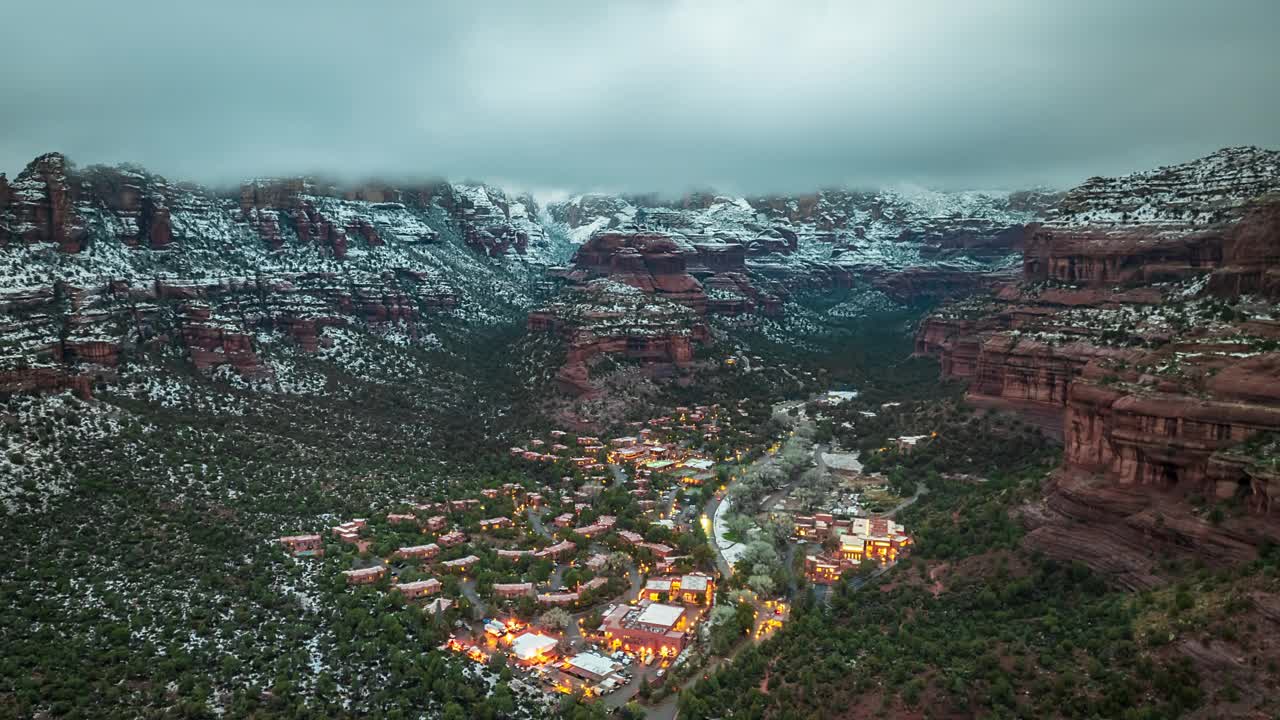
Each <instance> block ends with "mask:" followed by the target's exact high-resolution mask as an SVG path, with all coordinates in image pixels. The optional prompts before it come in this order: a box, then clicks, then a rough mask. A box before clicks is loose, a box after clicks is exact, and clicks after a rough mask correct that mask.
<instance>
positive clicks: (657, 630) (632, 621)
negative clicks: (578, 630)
mask: <svg viewBox="0 0 1280 720" xmlns="http://www.w3.org/2000/svg"><path fill="white" fill-rule="evenodd" d="M688 631H689V619H688V616H687V615H686V613H685V609H684V608H682V607H679V606H677V605H666V604H663V603H655V602H650V601H648V600H645V601H642V602H641V603H640V604H639V605H638V606H634V607H633V606H630V605H620V606H618V607H615V608H614V609H613V610H611V611H610V612H609V613H608V614H606V615H605V617H604V622H603V623H602V624H601V626H600V632H601V633H603V634H604V637H605V642H606V643H607V644H608V646H609V648H611V649H614V650H617V649H623V650H626V651H628V652H652V653H654V654H657V655H662V656H668V657H669V656H674V655H678V654H679V653H680V651H681V650H683V649H684V647H685V645H686V644H687V643H688V639H689V632H688Z"/></svg>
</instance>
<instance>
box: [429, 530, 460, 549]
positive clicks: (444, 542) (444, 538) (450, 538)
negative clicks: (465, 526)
mask: <svg viewBox="0 0 1280 720" xmlns="http://www.w3.org/2000/svg"><path fill="white" fill-rule="evenodd" d="M466 541H467V534H466V533H464V532H462V531H461V530H454V531H453V532H447V533H445V534H444V535H441V536H440V537H438V538H436V542H438V543H440V546H441V547H455V546H457V545H461V544H462V543H464V542H466Z"/></svg>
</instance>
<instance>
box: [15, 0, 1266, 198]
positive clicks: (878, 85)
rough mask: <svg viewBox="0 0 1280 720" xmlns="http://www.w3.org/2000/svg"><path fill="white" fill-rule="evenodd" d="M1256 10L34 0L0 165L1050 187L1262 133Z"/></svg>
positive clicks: (661, 185) (796, 185)
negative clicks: (38, 159) (52, 159)
mask: <svg viewBox="0 0 1280 720" xmlns="http://www.w3.org/2000/svg"><path fill="white" fill-rule="evenodd" d="M1278 46H1280V0H1197V1H1191V0H1066V1H1063V0H1043V1H1041V0H874V1H872V2H864V1H863V0H840V1H838V2H817V1H814V2H805V1H803V0H786V1H785V2H783V1H782V0H779V1H778V2H757V1H755V0H726V1H725V2H720V1H719V0H688V1H675V0H673V1H670V2H666V1H661V0H652V1H644V2H608V1H607V0H587V1H583V2H567V1H566V2H555V1H554V0H545V1H543V2H527V1H524V0H518V1H512V2H485V1H477V0H469V1H468V2H465V3H446V2H430V1H429V0H412V1H405V2H390V1H388V2H378V1H376V0H363V1H359V2H357V1H355V0H353V1H352V2H337V1H326V0H307V1H306V2H293V1H291V0H290V1H286V0H253V1H252V2H242V1H241V0H217V2H186V1H183V0H165V1H163V2H160V1H157V2H139V1H136V0H118V1H115V2H104V1H102V0H58V1H57V2H54V1H52V0H49V1H45V2H23V3H10V6H9V7H6V8H5V10H4V12H3V20H0V48H3V53H4V54H3V58H2V59H0V93H2V94H0V171H7V172H8V173H9V174H10V176H12V175H14V174H16V173H17V172H18V171H20V170H21V169H22V167H23V166H24V165H25V164H26V163H27V162H28V161H30V160H31V158H33V157H34V156H35V155H37V154H39V153H41V152H46V151H50V150H59V151H62V152H64V153H66V154H67V155H69V156H70V157H71V158H72V160H74V161H76V162H77V163H79V164H89V163H95V162H111V163H115V162H123V161H131V162H136V163H140V164H142V165H145V166H147V167H148V168H150V169H153V170H155V171H158V172H161V173H164V174H166V175H168V176H170V177H173V178H179V179H193V180H199V181H204V182H213V183H223V182H233V181H236V180H238V179H240V178H243V177H246V176H257V175H282V174H293V173H300V172H316V171H320V172H325V173H329V174H340V175H343V176H347V177H353V178H354V177H361V176H370V175H381V176H397V177H399V176H413V177H430V176H446V177H449V178H452V179H458V180H461V179H480V180H487V181H492V182H497V183H499V184H504V185H506V186H508V187H515V188H526V189H536V190H543V191H547V190H566V191H581V190H627V191H645V190H662V191H680V190H683V189H687V188H689V187H693V186H702V187H707V186H710V187H716V188H720V189H723V190H726V191H735V192H765V191H775V190H793V191H794V190H805V189H812V188H816V187H819V186H829V185H840V184H845V185H856V186H876V185H892V184H900V183H915V184H919V185H926V186H932V187H940V188H1016V187H1025V186H1029V185H1033V184H1047V185H1052V186H1069V185H1072V184H1074V183H1076V182H1078V181H1080V180H1082V179H1084V178H1086V177H1088V176H1090V175H1096V174H1116V173H1121V172H1126V171H1130V170H1136V169H1142V168H1147V167H1151V166H1155V165H1160V164H1167V163H1171V162H1178V161H1182V160H1187V159H1191V158H1194V157H1198V156H1200V155H1203V154H1206V153H1208V152H1211V151H1212V150H1214V149H1216V148H1218V147H1222V146H1225V145H1245V144H1252V145H1263V146H1268V147H1273V148H1280V50H1277V47H1278Z"/></svg>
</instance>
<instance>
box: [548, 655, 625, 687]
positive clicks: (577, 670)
mask: <svg viewBox="0 0 1280 720" xmlns="http://www.w3.org/2000/svg"><path fill="white" fill-rule="evenodd" d="M560 669H561V670H563V671H564V672H565V674H568V675H572V676H573V677H576V678H578V679H579V680H586V681H587V682H591V683H598V682H600V681H601V680H604V679H605V678H607V677H609V676H610V675H613V674H614V673H616V672H618V671H619V670H621V669H622V665H621V664H619V663H617V662H615V661H614V660H612V659H611V658H608V657H605V656H604V655H601V654H600V653H594V652H584V653H578V654H577V655H574V656H573V657H571V658H569V659H568V660H565V661H564V662H563V663H561V664H560Z"/></svg>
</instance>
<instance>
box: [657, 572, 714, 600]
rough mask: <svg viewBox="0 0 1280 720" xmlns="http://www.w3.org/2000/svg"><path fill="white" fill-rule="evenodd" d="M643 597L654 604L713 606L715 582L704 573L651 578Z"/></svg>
mask: <svg viewBox="0 0 1280 720" xmlns="http://www.w3.org/2000/svg"><path fill="white" fill-rule="evenodd" d="M640 596H641V597H643V598H647V599H649V600H650V601H653V602H662V601H669V602H679V603H684V604H686V605H706V606H708V607H709V606H711V605H712V604H713V603H714V602H715V581H714V580H712V579H711V577H710V576H708V575H704V574H702V573H692V574H689V575H674V576H670V577H658V578H650V579H649V580H647V581H646V582H645V585H644V591H643V592H642V593H641V594H640Z"/></svg>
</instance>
